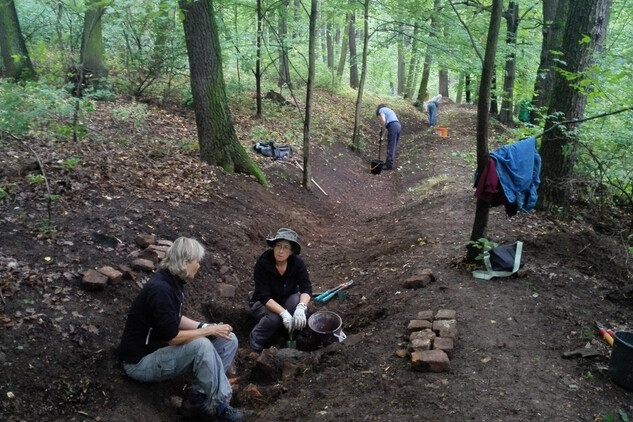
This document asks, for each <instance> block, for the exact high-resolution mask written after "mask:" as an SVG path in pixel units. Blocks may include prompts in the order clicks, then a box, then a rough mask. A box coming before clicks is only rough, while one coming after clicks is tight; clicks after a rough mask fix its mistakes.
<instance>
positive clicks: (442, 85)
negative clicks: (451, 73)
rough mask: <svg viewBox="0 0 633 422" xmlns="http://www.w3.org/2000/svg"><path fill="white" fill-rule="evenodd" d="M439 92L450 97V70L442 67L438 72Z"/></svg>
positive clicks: (445, 96)
mask: <svg viewBox="0 0 633 422" xmlns="http://www.w3.org/2000/svg"><path fill="white" fill-rule="evenodd" d="M438 87H439V90H438V92H439V93H440V94H442V97H444V98H447V99H448V70H446V69H441V70H440V71H439V73H438Z"/></svg>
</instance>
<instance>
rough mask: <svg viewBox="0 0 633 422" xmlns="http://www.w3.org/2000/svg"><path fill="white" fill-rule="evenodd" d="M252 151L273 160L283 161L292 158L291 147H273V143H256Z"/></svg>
mask: <svg viewBox="0 0 633 422" xmlns="http://www.w3.org/2000/svg"><path fill="white" fill-rule="evenodd" d="M253 150H255V151H257V152H259V153H260V154H262V155H263V156H265V157H272V158H274V159H275V160H283V159H285V158H290V157H292V147H291V146H290V145H282V146H279V147H278V146H277V145H275V141H268V142H258V143H256V144H255V145H253Z"/></svg>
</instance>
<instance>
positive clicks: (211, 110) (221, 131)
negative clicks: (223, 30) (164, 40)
mask: <svg viewBox="0 0 633 422" xmlns="http://www.w3.org/2000/svg"><path fill="white" fill-rule="evenodd" d="M179 5H180V9H181V10H182V12H183V15H184V20H183V28H184V31H185V42H186V44H187V56H188V57H189V71H190V77H191V92H192V94H193V103H194V111H195V115H196V127H197V129H198V143H199V144H200V158H201V159H202V160H203V161H205V162H207V163H209V164H212V165H218V166H220V167H222V168H223V169H224V170H225V171H226V172H227V173H233V172H240V173H246V174H251V175H253V176H255V178H256V179H257V180H258V181H259V182H260V183H261V184H262V185H264V186H266V185H267V182H266V178H265V177H264V174H263V173H262V172H261V170H260V169H259V168H258V167H257V166H256V165H255V164H254V163H253V161H252V160H251V159H250V157H249V156H248V154H247V153H246V151H245V150H244V148H243V147H242V144H240V142H239V140H238V139H237V134H236V133H235V128H234V127H233V123H232V121H231V112H230V110H229V107H228V100H227V97H226V90H225V85H224V74H223V72H222V51H221V49H220V40H219V38H218V30H217V26H216V23H215V15H214V12H213V2H212V0H198V1H190V0H181V2H180V3H179Z"/></svg>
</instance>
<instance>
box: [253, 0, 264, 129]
mask: <svg viewBox="0 0 633 422" xmlns="http://www.w3.org/2000/svg"><path fill="white" fill-rule="evenodd" d="M263 20H264V17H263V15H262V0H257V35H256V53H255V96H256V99H255V101H256V102H257V113H256V116H257V118H260V117H262V21H263Z"/></svg>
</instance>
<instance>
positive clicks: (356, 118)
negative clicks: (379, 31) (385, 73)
mask: <svg viewBox="0 0 633 422" xmlns="http://www.w3.org/2000/svg"><path fill="white" fill-rule="evenodd" d="M369 1H370V0H365V2H364V3H363V14H364V16H363V25H364V30H363V56H362V61H363V62H362V66H363V69H362V71H361V76H360V85H359V88H358V94H357V96H356V110H355V113H354V133H353V135H352V145H354V148H355V149H356V150H358V149H359V143H360V142H359V141H358V138H359V136H358V129H359V127H360V118H361V115H362V110H361V107H362V105H363V90H364V89H365V79H366V78H367V50H368V49H369Z"/></svg>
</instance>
